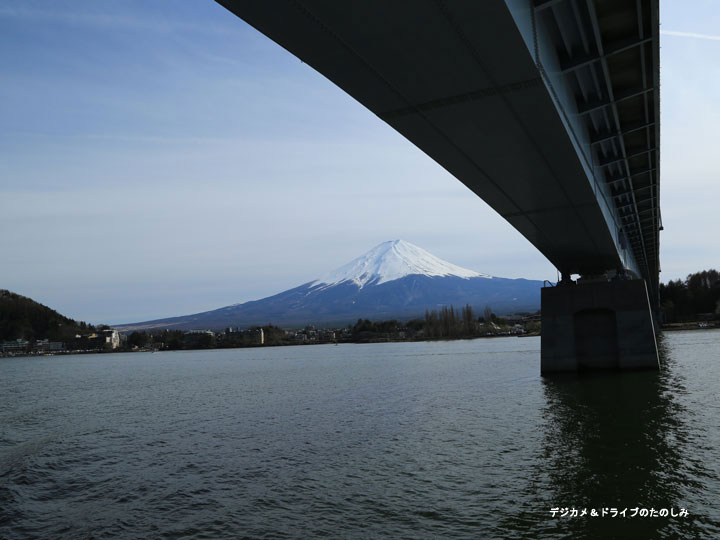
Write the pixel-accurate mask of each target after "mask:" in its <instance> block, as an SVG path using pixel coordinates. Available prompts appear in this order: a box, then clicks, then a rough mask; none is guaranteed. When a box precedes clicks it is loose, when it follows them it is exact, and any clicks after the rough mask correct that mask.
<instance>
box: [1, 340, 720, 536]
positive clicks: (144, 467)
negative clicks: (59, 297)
mask: <svg viewBox="0 0 720 540" xmlns="http://www.w3.org/2000/svg"><path fill="white" fill-rule="evenodd" d="M661 345H662V357H663V369H662V371H661V372H660V373H653V372H635V373H621V374H619V373H611V374H604V375H595V376H589V377H582V378H578V377H563V378H552V379H544V378H541V377H540V375H539V370H540V341H539V338H498V339H478V340H472V341H453V342H435V343H390V344H367V345H339V346H333V345H328V346H311V347H310V346H308V347H278V348H262V349H238V350H219V351H187V352H166V353H154V354H151V353H135V354H104V355H81V356H58V357H43V358H18V359H9V358H6V359H0V538H3V539H14V538H23V539H24V538H41V539H54V538H72V539H76V538H77V539H102V538H188V539H190V538H193V539H199V538H212V539H215V538H315V537H327V538H392V539H395V538H482V539H486V538H487V539H492V538H498V539H513V538H528V539H531V538H532V539H542V538H603V539H610V538H631V539H644V538H653V539H655V538H673V539H674V538H708V539H710V538H712V539H717V538H720V399H719V398H718V390H720V331H696V332H677V333H666V334H665V335H664V336H662V344H661ZM557 508H567V509H568V511H567V515H566V516H565V517H562V514H561V513H560V512H558V513H557V515H555V516H554V517H553V515H552V512H551V510H553V509H557ZM604 508H607V515H606V516H605V517H602V516H598V517H591V515H590V514H591V511H592V510H594V511H597V512H598V513H601V512H602V511H603V509H604ZM573 509H574V510H575V511H577V512H578V515H577V516H572V511H573ZM613 509H614V510H615V511H616V512H621V511H622V510H623V509H627V511H626V513H625V516H626V517H621V516H620V515H616V516H615V517H612V510H613ZM651 509H652V510H654V511H655V512H657V513H659V511H660V510H663V509H664V510H667V511H668V512H674V513H675V514H676V516H675V517H672V516H668V517H660V516H659V515H658V517H650V516H647V517H641V516H640V511H641V510H642V511H647V512H649V513H650V511H651ZM681 509H685V510H686V511H687V512H688V515H687V516H684V515H683V516H682V517H681V516H679V515H677V514H678V513H679V512H680V511H681ZM583 510H585V511H587V512H588V514H587V515H586V516H582V517H580V514H581V513H582V511H583ZM633 512H636V513H637V515H636V516H635V517H630V516H631V514H632V513H633ZM571 516H572V517H571Z"/></svg>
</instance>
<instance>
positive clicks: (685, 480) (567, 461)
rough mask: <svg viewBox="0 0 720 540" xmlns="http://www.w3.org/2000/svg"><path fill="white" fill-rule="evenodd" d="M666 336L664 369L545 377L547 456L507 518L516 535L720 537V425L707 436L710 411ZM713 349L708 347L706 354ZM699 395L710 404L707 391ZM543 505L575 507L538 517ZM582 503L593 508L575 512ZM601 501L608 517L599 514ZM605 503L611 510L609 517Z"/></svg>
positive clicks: (548, 507) (547, 507) (507, 530)
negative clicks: (518, 508)
mask: <svg viewBox="0 0 720 540" xmlns="http://www.w3.org/2000/svg"><path fill="white" fill-rule="evenodd" d="M674 337H676V336H674ZM660 341H661V361H662V370H661V371H660V372H654V371H635V372H626V373H617V372H606V373H596V374H578V375H563V376H554V377H548V378H544V379H543V389H544V394H545V400H546V405H545V409H544V414H543V416H544V418H545V422H544V424H543V426H542V429H543V430H544V437H543V439H544V443H543V455H542V456H539V457H538V463H544V464H545V465H544V467H542V468H541V469H539V470H538V471H537V473H536V474H535V475H534V479H533V482H532V483H531V485H530V486H528V488H527V493H526V496H527V498H528V500H530V501H533V503H532V505H530V506H528V508H532V509H531V510H528V511H526V512H523V513H521V514H520V516H519V517H518V518H517V520H515V519H511V520H507V521H506V522H504V523H503V524H502V525H501V531H503V532H505V533H507V536H508V537H510V538H538V537H547V538H565V537H567V538H602V539H610V538H668V539H675V538H720V527H719V525H720V519H719V518H720V516H719V515H718V510H719V509H720V505H719V504H718V500H717V499H716V498H714V497H712V496H708V494H710V493H718V487H719V486H718V477H719V476H720V475H719V474H718V472H719V471H718V463H717V459H716V456H717V446H716V445H715V444H711V443H710V441H711V440H712V439H714V438H716V437H717V431H715V432H714V433H707V432H705V433H704V436H702V437H701V436H700V435H701V434H703V431H704V430H703V427H702V426H703V424H705V422H706V419H698V418H697V417H698V416H699V415H702V416H705V414H706V413H707V411H706V410H705V409H702V410H694V409H693V407H692V405H693V403H691V402H688V400H687V398H688V397H689V396H690V394H689V392H688V390H687V388H686V384H685V383H686V381H685V377H684V376H683V373H682V369H681V367H680V366H679V363H680V362H679V361H678V360H679V359H678V358H677V357H676V356H674V354H676V353H674V352H673V350H671V349H670V348H668V347H666V346H665V344H664V343H663V336H661V337H660ZM687 352H688V351H687V350H686V349H683V350H682V353H683V354H686V353H687ZM707 352H708V349H699V354H700V355H702V356H703V360H704V361H707ZM691 354H692V353H691ZM688 360H692V359H688V358H683V364H686V363H687V361H688ZM696 398H698V399H697V403H696V405H698V406H700V407H704V405H705V404H703V403H702V399H703V397H702V396H696ZM538 508H541V509H542V512H547V515H551V509H554V508H555V509H557V508H560V509H566V508H567V509H570V512H571V513H570V514H568V515H567V516H566V517H562V515H561V514H562V512H558V513H557V514H556V515H555V517H554V518H552V519H538V515H537V509H538ZM636 508H640V509H647V510H652V509H654V510H655V511H658V512H659V511H660V510H661V509H667V510H671V509H674V511H675V513H676V514H677V513H679V512H680V510H681V509H686V510H687V511H688V512H689V515H688V517H687V518H683V517H679V516H676V517H672V516H668V517H640V515H636V516H635V517H630V516H631V515H632V514H634V513H635V512H637V511H636V510H634V509H636ZM573 509H575V510H577V511H578V512H579V513H580V514H581V513H582V512H583V510H586V511H587V513H588V514H587V515H585V516H584V517H581V516H580V515H577V516H575V515H574V513H572V510H573ZM593 509H594V510H596V511H597V512H598V514H600V515H599V516H598V517H592V516H591V515H590V513H591V511H592V510H593ZM603 509H607V510H608V513H607V514H606V515H605V516H604V517H603V516H602V511H603ZM613 509H614V510H616V511H617V513H616V512H614V511H613ZM625 509H627V512H626V517H622V516H621V515H620V512H622V511H623V510H625ZM613 515H615V517H613ZM571 516H572V517H571ZM538 526H539V529H538V528H536V527H538ZM518 531H523V532H522V533H521V532H518Z"/></svg>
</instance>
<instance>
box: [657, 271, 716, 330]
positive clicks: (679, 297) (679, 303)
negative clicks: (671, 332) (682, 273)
mask: <svg viewBox="0 0 720 540" xmlns="http://www.w3.org/2000/svg"><path fill="white" fill-rule="evenodd" d="M660 302H661V307H662V310H663V313H664V314H665V322H669V323H672V322H683V321H692V320H696V319H698V318H699V315H703V317H702V318H705V319H707V318H711V317H712V318H714V319H716V320H720V272H718V271H717V270H703V271H702V272H695V273H694V274H690V275H689V276H688V277H687V278H685V281H681V280H679V279H678V280H677V281H669V282H668V283H667V285H665V284H660Z"/></svg>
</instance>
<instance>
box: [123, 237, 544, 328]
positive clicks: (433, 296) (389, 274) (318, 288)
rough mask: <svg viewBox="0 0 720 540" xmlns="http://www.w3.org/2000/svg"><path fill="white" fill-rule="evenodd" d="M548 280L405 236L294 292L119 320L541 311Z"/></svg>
mask: <svg viewBox="0 0 720 540" xmlns="http://www.w3.org/2000/svg"><path fill="white" fill-rule="evenodd" d="M542 283H543V282H542V281H532V280H527V279H507V278H500V277H493V276H489V275H487V274H481V273H479V272H475V271H473V270H468V269H467V268H462V267H460V266H457V265H455V264H452V263H449V262H447V261H444V260H442V259H440V258H438V257H435V256H434V255H432V254H431V253H428V252H427V251H425V250H424V249H422V248H420V247H418V246H416V245H413V244H411V243H409V242H405V241H404V240H393V241H389V242H383V243H382V244H380V245H378V246H376V247H374V248H373V249H371V250H370V251H368V252H367V253H365V254H364V255H362V256H360V257H358V258H357V259H354V260H352V261H350V262H349V263H347V264H346V265H344V266H341V267H340V268H337V269H335V270H333V271H331V272H328V273H326V274H324V275H323V276H320V277H319V278H318V279H316V280H314V281H310V282H308V283H305V284H303V285H300V286H299V287H295V288H294V289H289V290H287V291H284V292H281V293H279V294H276V295H274V296H269V297H267V298H263V299H261V300H254V301H250V302H245V303H242V304H235V305H231V306H227V307H222V308H219V309H215V310H212V311H206V312H203V313H196V314H194V315H186V316H182V317H173V318H169V319H158V320H154V321H147V322H140V323H132V324H125V325H118V326H116V327H115V328H117V329H118V330H121V331H131V330H148V329H153V328H170V329H177V330H187V329H203V328H209V329H219V328H226V327H229V326H239V327H247V326H251V325H262V324H268V323H271V324H274V325H277V326H286V327H288V326H305V325H307V324H316V325H323V326H334V325H337V326H340V325H345V324H347V323H349V322H355V321H356V320H357V319H358V318H361V317H362V318H369V319H375V320H384V319H411V318H415V317H422V316H423V315H424V313H425V310H426V309H430V310H432V309H438V308H441V307H442V306H450V305H454V306H455V307H456V308H460V307H463V306H465V305H466V304H470V305H471V306H472V307H473V308H474V309H476V310H477V311H482V310H483V309H484V307H485V306H490V307H491V308H492V309H493V311H494V312H496V313H501V314H502V313H518V312H523V311H536V310H538V309H539V308H540V288H541V287H542Z"/></svg>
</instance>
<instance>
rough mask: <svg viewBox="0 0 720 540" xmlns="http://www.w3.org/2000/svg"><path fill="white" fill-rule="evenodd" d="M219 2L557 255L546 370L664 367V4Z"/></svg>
mask: <svg viewBox="0 0 720 540" xmlns="http://www.w3.org/2000/svg"><path fill="white" fill-rule="evenodd" d="M217 1H218V2H219V3H220V4H221V5H223V6H225V7H226V8H227V9H228V10H230V11H231V12H233V13H235V14H236V15H238V16H239V17H240V18H242V19H244V20H245V21H246V22H247V23H249V24H250V25H251V26H253V27H255V28H256V29H257V30H259V31H260V32H262V33H263V34H265V35H266V36H268V37H269V38H270V39H272V40H274V41H275V42H277V43H278V44H279V45H281V46H282V47H284V48H285V49H287V50H288V51H289V52H291V53H292V54H294V55H295V56H297V57H298V58H299V59H300V60H302V61H303V62H305V63H307V64H308V65H310V66H312V67H313V68H314V69H316V70H317V71H318V72H320V73H322V74H323V75H324V76H325V77H327V78H328V79H329V80H330V81H332V82H333V83H335V84H336V85H337V86H339V87H340V88H342V89H343V90H344V91H346V92H347V93H348V94H350V95H351V96H352V97H354V98H355V99H356V100H358V101H359V102H360V103H362V104H363V105H364V106H366V107H367V108H368V109H370V111H372V112H373V113H374V114H376V115H377V116H378V117H379V118H381V119H382V120H383V121H385V122H387V123H388V124H389V125H390V126H392V127H393V128H394V129H395V130H397V131H398V132H399V133H401V134H402V135H403V136H405V137H406V138H407V139H408V140H410V141H411V142H412V143H413V144H415V145H416V146H417V147H418V148H420V149H421V150H422V151H424V152H425V153H426V154H427V155H428V156H430V157H431V158H432V159H434V160H435V161H436V162H438V163H439V164H440V165H441V166H443V167H444V168H445V169H446V170H447V171H449V172H450V173H451V174H452V175H453V176H455V177H456V178H457V179H458V180H460V181H461V182H462V183H463V184H465V185H466V186H467V187H468V188H470V189H471V190H472V191H473V192H474V193H476V194H477V195H478V196H479V197H481V198H482V199H483V200H484V201H485V202H487V203H488V204H489V205H490V206H491V207H492V208H493V209H495V210H496V211H497V212H498V213H499V214H500V215H501V216H502V217H503V218H505V219H506V220H507V221H508V222H509V223H511V224H512V225H513V226H514V227H515V228H516V229H517V230H518V231H519V232H520V233H521V234H522V235H523V236H525V238H527V239H528V240H529V241H530V242H531V243H532V244H533V245H534V246H535V247H536V248H537V249H539V250H540V251H541V252H542V253H543V254H544V255H545V257H547V258H548V259H549V260H550V262H551V263H552V264H553V265H555V267H556V268H557V269H558V270H559V271H560V272H561V274H562V279H561V281H560V282H559V283H558V284H557V286H555V287H552V288H545V289H543V291H542V326H543V331H542V354H541V356H542V371H543V373H550V372H554V371H566V370H581V369H594V368H657V367H658V358H657V348H656V341H655V331H654V322H653V315H652V314H653V312H654V311H655V310H656V309H657V305H658V279H659V272H660V263H659V231H660V230H662V221H661V215H660V206H659V188H660V183H659V163H660V161H659V160H660V156H659V150H660V109H659V107H660V100H659V36H658V34H659V13H658V11H659V8H658V2H659V0H482V1H479V0H343V1H336V0H263V1H256V0H217ZM573 276H579V278H578V279H576V280H574V279H573Z"/></svg>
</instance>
